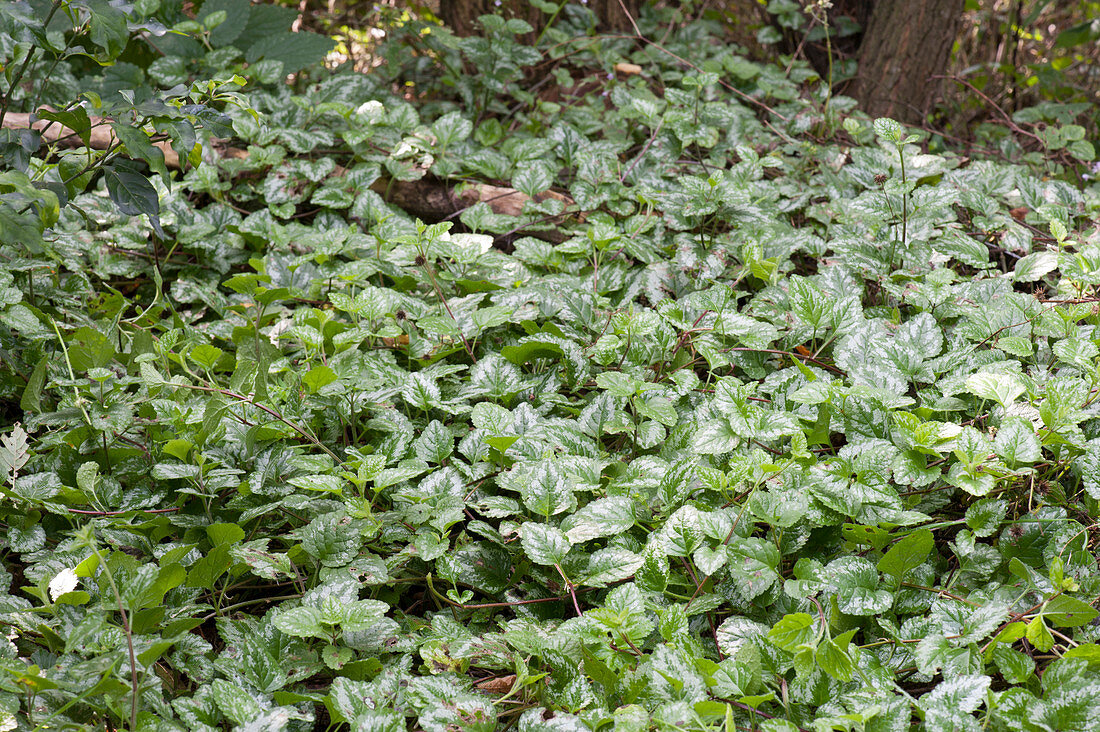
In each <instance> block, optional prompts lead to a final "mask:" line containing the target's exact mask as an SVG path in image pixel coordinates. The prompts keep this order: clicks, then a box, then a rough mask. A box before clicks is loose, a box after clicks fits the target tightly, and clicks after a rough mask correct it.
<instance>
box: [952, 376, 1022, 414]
mask: <svg viewBox="0 0 1100 732" xmlns="http://www.w3.org/2000/svg"><path fill="white" fill-rule="evenodd" d="M966 387H967V389H969V390H970V393H971V394H975V395H977V396H978V397H980V398H982V399H988V400H991V401H995V402H997V403H998V404H1000V405H1001V406H1002V407H1007V406H1008V405H1009V404H1012V403H1013V402H1015V401H1016V400H1017V399H1018V398H1019V397H1020V395H1021V394H1023V393H1024V392H1025V391H1027V389H1026V388H1025V387H1024V385H1023V384H1022V383H1020V381H1019V379H1018V378H1017V377H1016V376H1013V375H1012V374H1002V373H991V372H985V373H978V374H971V375H970V376H968V377H967V378H966Z"/></svg>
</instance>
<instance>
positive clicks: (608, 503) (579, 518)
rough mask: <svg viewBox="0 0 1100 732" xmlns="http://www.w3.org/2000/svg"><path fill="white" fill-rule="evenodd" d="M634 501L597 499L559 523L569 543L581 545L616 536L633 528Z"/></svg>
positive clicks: (612, 497) (627, 499) (610, 497)
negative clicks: (593, 540)
mask: <svg viewBox="0 0 1100 732" xmlns="http://www.w3.org/2000/svg"><path fill="white" fill-rule="evenodd" d="M634 521H635V519H634V501H632V500H631V499H629V498H627V497H626V496H608V497H606V498H597V499H596V500H594V501H590V502H589V503H587V504H585V505H584V506H582V507H581V508H580V509H579V510H577V511H576V512H575V513H572V514H570V515H569V516H568V517H567V518H566V519H565V520H564V521H562V523H561V529H562V530H563V531H564V532H565V535H566V537H568V539H569V542H570V543H571V544H573V545H576V544H583V543H584V542H586V541H590V540H592V539H601V538H603V537H606V536H616V535H618V534H621V533H623V532H625V531H628V530H629V529H630V528H631V527H632V526H634Z"/></svg>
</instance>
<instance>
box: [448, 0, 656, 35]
mask: <svg viewBox="0 0 1100 732" xmlns="http://www.w3.org/2000/svg"><path fill="white" fill-rule="evenodd" d="M643 2H644V0H622V2H620V0H590V2H589V3H588V7H589V8H590V9H591V10H592V12H593V13H595V15H596V28H597V30H599V31H600V32H603V33H626V32H633V30H634V26H633V25H631V23H630V18H632V17H633V18H635V19H637V17H638V11H639V10H640V9H641V6H642V4H643ZM624 6H625V8H626V12H624V11H623V8H624ZM494 13H499V14H501V15H503V16H504V17H506V18H522V19H523V20H526V21H527V22H528V23H530V24H531V25H532V26H533V27H534V28H536V29H540V28H541V27H542V24H543V23H544V22H545V21H546V20H548V19H549V16H548V15H546V14H545V13H543V12H541V11H540V10H538V9H537V8H535V7H533V6H532V5H531V3H529V2H527V0H501V1H500V2H498V0H442V1H441V2H440V8H439V16H440V17H441V18H442V19H443V22H444V23H445V24H446V25H447V26H449V27H450V28H451V30H453V31H454V32H455V34H457V35H460V36H470V35H474V34H476V33H478V32H479V30H480V28H479V27H478V22H477V19H478V17H479V16H481V15H492V14H494ZM628 13H629V16H628V15H627V14H628Z"/></svg>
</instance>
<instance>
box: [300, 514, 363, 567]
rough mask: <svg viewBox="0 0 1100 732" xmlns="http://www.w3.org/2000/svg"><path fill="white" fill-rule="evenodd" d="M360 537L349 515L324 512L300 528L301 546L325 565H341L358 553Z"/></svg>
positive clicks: (356, 526)
mask: <svg viewBox="0 0 1100 732" xmlns="http://www.w3.org/2000/svg"><path fill="white" fill-rule="evenodd" d="M361 545H362V539H361V538H360V536H359V527H358V525H357V524H356V522H355V520H354V519H352V518H351V517H350V516H345V515H342V514H340V513H326V514H324V515H323V516H318V517H317V518H315V519H313V521H311V522H310V523H309V525H308V526H306V527H305V528H304V529H303V530H302V548H303V549H305V550H306V551H307V552H309V553H310V554H311V555H312V556H314V557H316V558H317V559H318V560H319V561H320V562H321V564H322V565H324V566H326V567H342V566H344V565H346V564H348V563H349V562H350V561H351V560H352V559H354V558H355V557H356V556H357V555H358V554H359V547H360V546H361Z"/></svg>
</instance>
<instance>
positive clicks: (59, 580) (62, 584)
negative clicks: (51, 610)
mask: <svg viewBox="0 0 1100 732" xmlns="http://www.w3.org/2000/svg"><path fill="white" fill-rule="evenodd" d="M79 581H80V578H79V577H77V576H76V572H74V571H73V570H71V569H69V568H67V567H66V568H65V569H63V570H61V571H60V572H58V573H57V576H56V577H54V578H53V579H52V580H50V599H51V600H53V601H54V602H57V598H59V597H61V596H62V595H64V594H65V593H66V592H72V591H73V590H75V589H76V584H77V583H78V582H79Z"/></svg>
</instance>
